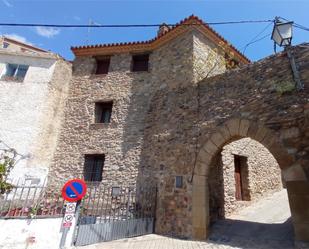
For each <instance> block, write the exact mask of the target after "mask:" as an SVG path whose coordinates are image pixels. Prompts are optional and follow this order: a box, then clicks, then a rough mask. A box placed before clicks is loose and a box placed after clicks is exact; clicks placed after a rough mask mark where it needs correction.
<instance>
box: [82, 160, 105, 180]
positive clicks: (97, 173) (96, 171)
mask: <svg viewBox="0 0 309 249" xmlns="http://www.w3.org/2000/svg"><path fill="white" fill-rule="evenodd" d="M104 160H105V155H104V154H102V155H85V164H84V179H85V181H88V182H100V181H102V173H103V166H104Z"/></svg>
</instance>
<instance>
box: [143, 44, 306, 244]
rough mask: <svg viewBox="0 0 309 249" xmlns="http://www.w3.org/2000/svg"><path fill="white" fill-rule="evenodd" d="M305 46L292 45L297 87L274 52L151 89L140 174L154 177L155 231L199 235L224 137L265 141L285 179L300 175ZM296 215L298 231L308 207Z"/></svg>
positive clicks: (205, 223) (302, 170)
mask: <svg viewBox="0 0 309 249" xmlns="http://www.w3.org/2000/svg"><path fill="white" fill-rule="evenodd" d="M308 51H309V48H308V44H304V45H300V46H298V47H295V48H294V49H293V53H294V56H295V59H296V62H297V65H298V67H299V70H300V75H301V77H302V81H303V82H304V84H305V90H303V91H297V90H296V89H295V83H294V80H293V75H292V72H291V67H290V63H289V60H288V58H287V56H286V53H285V52H282V53H280V54H277V55H276V56H271V57H268V58H266V59H264V60H261V61H259V62H257V63H254V64H251V65H247V66H243V67H241V68H240V69H235V70H232V71H230V72H227V73H225V74H221V75H217V76H214V77H211V78H208V79H205V80H203V81H201V82H199V84H198V85H197V86H196V87H192V86H191V87H187V88H179V89H176V90H174V91H166V90H165V91H164V90H159V91H157V92H156V94H155V95H154V97H153V99H152V105H151V107H150V110H151V111H150V112H149V113H148V116H147V120H146V123H147V129H146V131H145V136H144V148H143V153H142V155H141V156H142V160H143V164H144V165H145V166H144V168H143V170H141V171H140V176H141V177H145V178H147V176H148V178H147V179H149V178H152V179H153V178H155V179H156V180H157V182H158V186H159V191H158V192H159V197H158V203H157V224H156V229H157V230H156V231H157V232H158V233H163V234H166V233H167V234H177V235H178V236H183V237H192V236H193V237H194V238H199V239H202V238H206V237H207V234H208V233H209V229H208V224H209V219H210V216H209V213H210V210H209V208H210V207H209V198H210V195H211V193H209V191H210V190H209V183H210V178H211V175H210V174H211V165H213V164H214V161H215V160H216V159H217V158H218V154H220V153H221V150H222V147H223V146H224V145H226V144H228V143H230V142H233V141H235V140H238V139H239V138H243V137H250V138H252V139H254V140H256V141H257V142H259V143H261V144H262V145H263V146H265V147H266V148H267V149H268V150H269V152H270V153H271V154H272V155H273V157H274V158H275V159H276V161H277V162H278V165H279V167H280V168H281V171H282V175H283V178H284V180H285V181H287V182H291V181H303V182H306V181H308V176H309V168H308V143H309V137H308V136H307V135H308V111H307V109H308V84H309V74H308V61H309V60H308V55H309V53H308ZM287 86H292V87H287ZM197 92H198V93H197ZM196 96H199V98H200V99H199V101H198V103H199V105H197V101H196ZM167 102H168V103H169V108H168V109H167V108H165V106H166V105H165V103H167ZM162 124H164V125H162ZM277 172H278V171H277ZM176 175H178V176H183V178H184V179H185V183H184V186H183V188H181V189H177V188H175V176H176ZM278 178H279V176H278ZM278 178H276V179H277V180H278ZM277 180H276V181H277ZM258 185H260V183H259V184H258ZM288 190H289V189H288ZM307 195H308V193H307ZM303 202H304V203H305V202H306V201H305V200H303ZM306 212H307V213H306ZM299 215H300V214H298V216H297V220H298V222H300V221H299V220H300V219H299ZM301 215H303V216H302V217H303V221H302V222H303V223H302V224H295V223H294V226H295V227H294V228H295V231H297V232H299V231H300V230H301V231H302V234H304V231H308V227H309V226H308V225H307V226H306V225H305V224H304V223H306V224H308V219H307V218H306V217H308V216H307V215H308V211H303V213H302V214H301ZM292 217H293V218H294V217H296V214H293V210H292ZM304 229H307V230H304ZM302 238H303V239H304V240H305V239H308V238H307V237H305V236H303V237H302Z"/></svg>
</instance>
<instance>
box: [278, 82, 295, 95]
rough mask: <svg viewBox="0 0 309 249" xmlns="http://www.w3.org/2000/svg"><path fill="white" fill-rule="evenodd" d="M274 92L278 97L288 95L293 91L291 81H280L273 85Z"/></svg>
mask: <svg viewBox="0 0 309 249" xmlns="http://www.w3.org/2000/svg"><path fill="white" fill-rule="evenodd" d="M275 90H276V92H277V93H279V94H280V95H283V94H285V93H289V92H292V91H294V90H295V84H294V83H293V82H291V81H280V82H278V83H277V84H276V85H275Z"/></svg>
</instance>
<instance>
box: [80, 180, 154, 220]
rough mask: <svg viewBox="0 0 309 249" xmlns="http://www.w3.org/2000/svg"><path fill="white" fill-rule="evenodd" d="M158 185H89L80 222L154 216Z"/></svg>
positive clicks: (82, 203) (82, 205)
mask: <svg viewBox="0 0 309 249" xmlns="http://www.w3.org/2000/svg"><path fill="white" fill-rule="evenodd" d="M156 194H157V193H156V187H143V188H141V187H136V186H132V187H131V186H129V187H128V186H120V187H111V186H104V185H98V186H96V185H94V186H88V190H87V194H86V196H85V198H84V199H83V200H82V202H81V213H80V222H81V224H83V223H88V222H90V223H100V222H105V221H112V220H129V219H137V218H149V217H154V213H155V203H156Z"/></svg>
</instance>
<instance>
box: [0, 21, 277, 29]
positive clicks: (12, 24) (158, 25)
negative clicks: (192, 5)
mask: <svg viewBox="0 0 309 249" xmlns="http://www.w3.org/2000/svg"><path fill="white" fill-rule="evenodd" d="M273 21H274V20H244V21H227V22H206V23H183V24H181V25H188V26H199V25H204V24H208V25H227V24H246V23H247V24H248V23H269V22H273ZM161 25H162V24H44V23H0V26H11V27H12V26H13V27H50V28H147V27H160V26H161ZM167 25H168V26H171V27H174V26H176V25H178V24H167Z"/></svg>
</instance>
